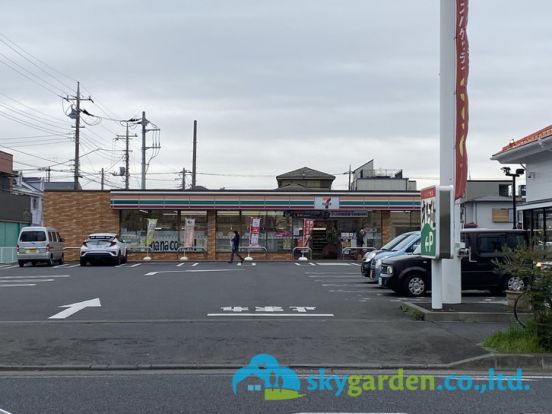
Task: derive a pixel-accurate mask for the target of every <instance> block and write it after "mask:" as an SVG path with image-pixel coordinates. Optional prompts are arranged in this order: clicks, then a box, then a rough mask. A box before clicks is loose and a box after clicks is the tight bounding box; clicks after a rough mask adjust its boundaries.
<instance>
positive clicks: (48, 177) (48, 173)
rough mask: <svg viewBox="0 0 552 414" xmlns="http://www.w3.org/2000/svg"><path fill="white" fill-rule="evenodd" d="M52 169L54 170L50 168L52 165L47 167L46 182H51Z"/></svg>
mask: <svg viewBox="0 0 552 414" xmlns="http://www.w3.org/2000/svg"><path fill="white" fill-rule="evenodd" d="M51 171H52V168H50V167H47V168H46V182H47V183H49V182H50V178H51Z"/></svg>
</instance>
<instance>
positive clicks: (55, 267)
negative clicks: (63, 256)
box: [53, 263, 69, 269]
mask: <svg viewBox="0 0 552 414" xmlns="http://www.w3.org/2000/svg"><path fill="white" fill-rule="evenodd" d="M68 266H69V264H67V263H65V264H62V265H57V266H54V267H53V268H54V269H59V268H60V267H68Z"/></svg>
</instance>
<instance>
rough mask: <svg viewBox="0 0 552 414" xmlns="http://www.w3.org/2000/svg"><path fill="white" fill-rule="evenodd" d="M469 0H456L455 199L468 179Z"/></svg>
mask: <svg viewBox="0 0 552 414" xmlns="http://www.w3.org/2000/svg"><path fill="white" fill-rule="evenodd" d="M467 27H468V0H456V182H455V186H454V187H455V194H454V199H455V200H457V199H459V198H461V197H462V196H463V195H464V191H465V189H466V181H467V179H468V153H467V150H466V139H467V137H468V119H469V113H468V72H469V61H470V58H469V47H468V46H469V45H468V34H467Z"/></svg>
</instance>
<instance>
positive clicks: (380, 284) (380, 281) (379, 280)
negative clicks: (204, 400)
mask: <svg viewBox="0 0 552 414" xmlns="http://www.w3.org/2000/svg"><path fill="white" fill-rule="evenodd" d="M378 286H383V279H382V278H381V277H380V278H379V279H378Z"/></svg>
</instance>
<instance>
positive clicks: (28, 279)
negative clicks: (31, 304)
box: [0, 277, 54, 286]
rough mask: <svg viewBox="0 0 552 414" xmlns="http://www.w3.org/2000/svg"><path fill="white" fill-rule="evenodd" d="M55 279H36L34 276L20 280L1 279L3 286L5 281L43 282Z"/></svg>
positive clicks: (0, 282) (0, 283)
mask: <svg viewBox="0 0 552 414" xmlns="http://www.w3.org/2000/svg"><path fill="white" fill-rule="evenodd" d="M53 281H54V279H34V278H33V277H27V278H26V279H19V280H0V286H3V285H2V284H3V283H13V282H22V283H41V282H53Z"/></svg>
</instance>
